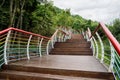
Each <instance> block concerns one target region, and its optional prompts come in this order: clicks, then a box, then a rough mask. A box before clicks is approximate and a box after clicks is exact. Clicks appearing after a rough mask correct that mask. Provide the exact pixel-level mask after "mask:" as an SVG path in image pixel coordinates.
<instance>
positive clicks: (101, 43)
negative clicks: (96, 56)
mask: <svg viewBox="0 0 120 80" xmlns="http://www.w3.org/2000/svg"><path fill="white" fill-rule="evenodd" d="M96 35H97V37H98V39H99V42H100V45H101V52H102V56H101V63H103V60H104V45H103V42H102V39H101V38H100V36H99V34H98V33H97V32H96Z"/></svg>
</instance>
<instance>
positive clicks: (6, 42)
mask: <svg viewBox="0 0 120 80" xmlns="http://www.w3.org/2000/svg"><path fill="white" fill-rule="evenodd" d="M10 34H11V30H10V31H8V34H7V37H6V40H5V45H4V61H5V64H8V61H7V54H8V53H7V45H8V40H9V37H10ZM8 57H9V56H8Z"/></svg>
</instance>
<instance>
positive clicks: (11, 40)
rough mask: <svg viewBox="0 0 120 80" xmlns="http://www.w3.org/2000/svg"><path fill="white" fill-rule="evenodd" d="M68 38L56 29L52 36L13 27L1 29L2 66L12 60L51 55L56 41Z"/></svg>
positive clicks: (0, 62)
mask: <svg viewBox="0 0 120 80" xmlns="http://www.w3.org/2000/svg"><path fill="white" fill-rule="evenodd" d="M68 38H69V35H67V34H66V33H65V32H64V31H62V30H56V32H55V33H54V35H53V36H52V37H51V38H48V37H45V36H42V35H39V34H34V33H31V32H27V31H24V30H20V29H17V28H12V27H10V28H8V29H5V30H3V31H0V67H1V66H2V65H3V64H8V63H9V62H11V61H16V60H21V59H28V60H30V59H31V58H33V57H39V56H40V57H41V56H42V55H49V52H50V50H51V49H52V48H54V44H55V42H57V41H59V42H61V41H62V42H63V41H65V40H66V39H68Z"/></svg>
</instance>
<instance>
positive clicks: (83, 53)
mask: <svg viewBox="0 0 120 80" xmlns="http://www.w3.org/2000/svg"><path fill="white" fill-rule="evenodd" d="M50 54H52V55H84V56H87V55H90V56H92V55H93V54H92V51H81V52H77V51H76V52H74V51H69V52H68V51H66V52H65V51H64V52H63V51H59V52H55V51H51V52H50Z"/></svg>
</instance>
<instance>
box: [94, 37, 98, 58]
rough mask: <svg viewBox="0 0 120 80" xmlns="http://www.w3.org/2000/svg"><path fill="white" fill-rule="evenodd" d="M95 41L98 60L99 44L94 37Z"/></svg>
mask: <svg viewBox="0 0 120 80" xmlns="http://www.w3.org/2000/svg"><path fill="white" fill-rule="evenodd" d="M93 40H94V42H95V45H96V58H98V44H97V41H96V39H95V38H94V37H93Z"/></svg>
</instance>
